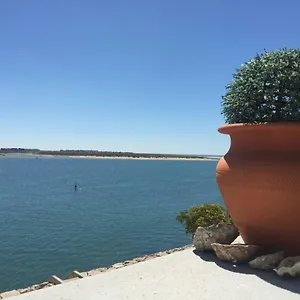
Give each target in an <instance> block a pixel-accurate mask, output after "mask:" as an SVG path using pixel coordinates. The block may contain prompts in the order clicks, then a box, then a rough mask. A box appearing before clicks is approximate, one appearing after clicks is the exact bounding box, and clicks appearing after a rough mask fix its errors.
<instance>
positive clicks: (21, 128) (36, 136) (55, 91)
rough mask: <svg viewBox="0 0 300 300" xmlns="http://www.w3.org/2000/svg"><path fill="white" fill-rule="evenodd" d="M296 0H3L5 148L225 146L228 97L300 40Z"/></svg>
mask: <svg viewBox="0 0 300 300" xmlns="http://www.w3.org/2000/svg"><path fill="white" fill-rule="evenodd" d="M299 11H300V1H299V0H285V1H279V0H273V1H271V0H264V1H263V0H260V1H258V0H250V1H241V0H228V1H225V0H211V1H201V0H185V1H183V0H181V1H179V0H126V1H125V0H107V1H103V0H42V1H41V0H26V1H22V0H2V1H0V38H1V40H0V62H1V63H0V104H1V106H0V126H1V136H0V137H1V138H0V147H27V148H29V147H33V148H41V149H98V150H117V151H135V152H161V153H178V154H179V153H186V154H223V153H224V152H226V151H227V149H228V145H229V138H228V137H227V136H222V135H221V134H219V133H218V132H217V128H218V126H219V125H222V124H223V123H224V120H223V117H222V116H221V114H220V110H221V107H220V102H221V96H222V95H223V94H224V91H225V88H224V86H225V85H226V84H227V83H228V82H229V81H230V80H231V77H232V73H233V72H234V70H235V69H236V68H238V67H239V66H240V65H241V64H242V63H244V62H245V61H247V60H248V59H250V58H251V57H252V56H254V55H255V54H256V53H258V52H259V53H260V52H262V51H263V50H264V48H266V49H267V50H274V49H278V48H282V47H288V48H292V47H293V48H294V47H296V48H297V47H299V42H300V37H299V28H300V25H299Z"/></svg>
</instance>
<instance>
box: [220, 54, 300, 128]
mask: <svg viewBox="0 0 300 300" xmlns="http://www.w3.org/2000/svg"><path fill="white" fill-rule="evenodd" d="M226 90H227V92H226V94H225V96H223V101H222V106H223V109H222V114H223V115H224V117H225V120H226V122H227V123H261V122H279V121H293V122H300V49H281V50H279V51H274V52H266V51H265V52H264V53H263V54H260V55H256V56H255V57H254V58H253V59H251V60H250V61H249V62H247V63H245V64H244V65H242V67H241V68H240V69H238V70H237V71H236V73H234V74H233V81H232V82H231V83H230V84H228V85H227V86H226Z"/></svg>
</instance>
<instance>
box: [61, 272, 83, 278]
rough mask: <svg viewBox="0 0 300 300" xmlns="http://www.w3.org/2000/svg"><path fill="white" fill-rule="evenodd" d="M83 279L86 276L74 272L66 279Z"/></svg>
mask: <svg viewBox="0 0 300 300" xmlns="http://www.w3.org/2000/svg"><path fill="white" fill-rule="evenodd" d="M83 277H84V275H82V274H81V273H80V272H78V271H73V272H71V273H70V274H69V275H68V276H67V277H66V278H65V279H73V278H83Z"/></svg>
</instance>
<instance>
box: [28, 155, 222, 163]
mask: <svg viewBox="0 0 300 300" xmlns="http://www.w3.org/2000/svg"><path fill="white" fill-rule="evenodd" d="M32 155H33V156H37V157H68V158H86V159H121V160H122V159H126V160H128V159H129V160H130V159H133V160H197V161H199V160H203V161H209V160H213V161H214V160H217V158H214V157H212V158H210V157H203V158H202V157H171V156H166V157H154V156H153V157H151V156H150V157H143V156H139V157H133V156H93V155H53V154H40V155H35V154H32Z"/></svg>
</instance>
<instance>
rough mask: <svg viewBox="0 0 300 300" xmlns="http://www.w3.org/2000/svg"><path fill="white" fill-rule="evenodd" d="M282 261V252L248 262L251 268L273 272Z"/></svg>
mask: <svg viewBox="0 0 300 300" xmlns="http://www.w3.org/2000/svg"><path fill="white" fill-rule="evenodd" d="M283 259H284V251H280V252H276V253H272V254H266V255H262V256H259V257H257V258H255V259H253V260H251V261H250V262H249V265H250V267H251V268H254V269H260V270H273V269H274V268H276V267H277V266H278V265H279V263H280V262H281V261H282V260H283Z"/></svg>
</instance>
